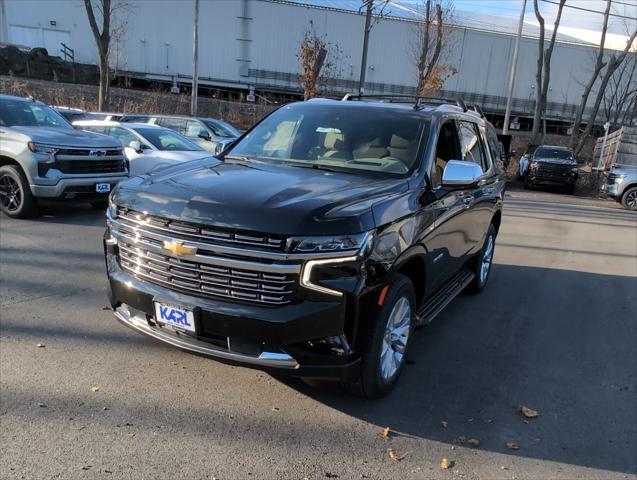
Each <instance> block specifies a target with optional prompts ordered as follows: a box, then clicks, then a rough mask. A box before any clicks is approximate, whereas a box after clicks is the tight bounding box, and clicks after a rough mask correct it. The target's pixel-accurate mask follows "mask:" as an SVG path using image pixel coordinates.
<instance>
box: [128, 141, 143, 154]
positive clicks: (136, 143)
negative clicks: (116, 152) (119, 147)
mask: <svg viewBox="0 0 637 480" xmlns="http://www.w3.org/2000/svg"><path fill="white" fill-rule="evenodd" d="M128 146H129V147H130V148H132V149H133V150H135V152H137V153H142V144H141V143H139V140H131V141H130V142H128Z"/></svg>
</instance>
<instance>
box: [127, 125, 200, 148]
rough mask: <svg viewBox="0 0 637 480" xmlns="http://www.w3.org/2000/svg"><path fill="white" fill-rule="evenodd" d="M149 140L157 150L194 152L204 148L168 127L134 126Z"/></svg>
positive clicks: (135, 129)
mask: <svg viewBox="0 0 637 480" xmlns="http://www.w3.org/2000/svg"><path fill="white" fill-rule="evenodd" d="M131 130H134V131H136V132H137V133H139V134H140V135H141V136H142V137H144V138H145V139H146V140H147V141H148V142H150V143H151V144H152V145H153V146H154V147H155V148H157V150H171V151H182V152H183V151H186V152H192V151H197V150H202V148H200V147H199V146H198V145H196V144H194V143H192V142H191V141H190V140H188V139H187V138H185V137H182V136H181V135H179V134H178V133H175V132H173V131H172V130H168V129H167V128H158V127H139V128H132V129H131Z"/></svg>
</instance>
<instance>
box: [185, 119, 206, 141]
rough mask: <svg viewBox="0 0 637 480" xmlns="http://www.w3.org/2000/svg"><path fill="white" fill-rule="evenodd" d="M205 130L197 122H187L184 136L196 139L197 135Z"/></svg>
mask: <svg viewBox="0 0 637 480" xmlns="http://www.w3.org/2000/svg"><path fill="white" fill-rule="evenodd" d="M202 130H204V131H205V130H206V128H205V127H204V126H203V125H202V124H201V123H200V122H199V121H197V120H188V126H187V127H186V136H187V137H189V138H198V137H199V133H200V132H201V131H202Z"/></svg>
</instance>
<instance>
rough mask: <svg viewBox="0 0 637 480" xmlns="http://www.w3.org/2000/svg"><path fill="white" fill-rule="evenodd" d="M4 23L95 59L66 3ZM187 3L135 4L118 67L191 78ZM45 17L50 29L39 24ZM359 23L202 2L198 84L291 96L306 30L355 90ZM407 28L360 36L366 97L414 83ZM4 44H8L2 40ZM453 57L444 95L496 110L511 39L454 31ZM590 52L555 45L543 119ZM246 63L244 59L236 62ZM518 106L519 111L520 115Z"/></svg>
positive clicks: (285, 8) (21, 11)
mask: <svg viewBox="0 0 637 480" xmlns="http://www.w3.org/2000/svg"><path fill="white" fill-rule="evenodd" d="M5 5H6V13H7V19H6V20H7V21H6V23H7V25H9V26H11V25H23V26H33V27H37V28H40V29H41V28H42V26H46V28H57V29H59V30H62V31H68V32H70V41H71V47H72V48H74V49H75V55H76V59H77V60H78V61H80V62H92V63H94V62H95V60H96V49H95V45H94V41H93V38H92V34H91V32H90V29H89V26H88V22H87V20H86V13H85V11H84V9H83V8H81V6H79V5H78V4H77V2H76V1H74V0H69V1H64V2H62V1H58V2H50V1H48V0H34V1H32V2H31V3H30V6H31V8H28V9H27V8H24V6H23V5H24V4H23V3H22V2H6V3H5ZM193 11H194V2H192V1H190V0H164V1H161V2H155V1H147V0H139V1H136V2H135V7H134V8H133V9H132V11H131V12H130V14H129V15H128V26H127V29H126V35H125V39H124V42H122V46H123V48H122V51H121V53H120V55H119V61H118V63H119V65H118V67H119V69H121V70H128V71H132V72H140V73H141V74H147V75H150V76H156V77H158V78H165V79H170V78H171V77H172V76H179V77H181V78H182V80H187V79H188V78H190V75H191V73H192V64H191V59H192V21H193ZM50 20H55V21H56V22H57V26H56V27H50V26H49V21H50ZM363 24H364V16H363V15H360V14H358V13H357V12H351V13H345V12H342V11H332V10H329V9H319V8H313V7H310V6H304V5H295V4H289V3H277V2H272V1H261V0H215V1H214V2H207V1H202V2H201V6H200V27H199V38H200V47H199V52H200V53H199V55H200V57H199V58H200V65H199V74H200V76H201V77H202V79H203V81H202V83H206V80H207V81H208V83H216V84H220V85H239V86H240V85H243V86H245V87H246V88H247V87H248V86H249V85H252V86H256V87H259V86H266V85H268V86H278V87H281V88H286V89H298V88H299V83H298V75H299V72H300V67H299V61H298V58H297V56H296V55H297V52H298V45H299V41H300V40H301V38H302V36H303V33H304V31H305V30H307V29H308V28H310V27H311V28H313V29H314V30H315V32H316V33H317V34H318V35H321V36H324V37H325V38H326V39H327V41H328V42H330V43H334V44H337V45H338V47H339V49H340V50H341V52H342V53H341V56H340V59H339V62H338V63H339V65H338V68H337V71H338V72H339V78H338V81H336V82H335V85H336V86H337V87H338V90H340V91H347V90H353V89H356V87H357V80H358V76H359V71H360V57H361V53H362V31H363ZM415 35H416V25H415V24H414V23H413V22H408V21H404V20H396V19H393V20H392V19H384V20H380V21H378V22H377V23H376V24H375V25H374V27H373V29H372V31H371V36H370V50H369V57H368V71H367V82H368V84H367V86H366V88H367V91H377V92H403V93H407V92H412V91H413V90H414V87H415V85H416V69H415V63H414V51H413V50H414V49H413V44H414V41H415ZM9 41H11V39H10V38H9ZM451 41H452V44H453V46H454V48H453V50H452V51H450V52H449V54H448V58H447V59H446V62H447V63H448V64H450V65H454V66H455V67H456V68H457V70H458V73H457V74H456V75H455V76H453V77H451V78H450V79H449V80H448V81H447V82H446V84H445V91H448V92H453V93H454V94H460V95H463V96H467V97H468V98H474V99H482V101H483V102H486V103H487V104H486V105H485V107H486V108H490V109H492V110H493V109H496V110H499V109H502V108H504V101H503V95H504V92H505V90H506V82H507V78H508V72H509V68H510V62H511V56H512V50H513V41H514V37H512V36H510V35H501V34H498V33H495V32H485V31H479V30H474V29H464V28H456V29H454V31H453V34H452V40H451ZM592 51H593V49H592V48H590V47H584V46H577V45H571V44H558V45H556V47H555V51H554V57H553V63H552V77H551V91H550V92H549V95H548V100H549V102H552V104H551V105H550V106H549V107H550V108H549V112H550V113H551V115H554V116H557V115H558V114H559V113H560V112H562V113H563V114H568V112H570V111H571V110H572V107H570V106H569V105H574V104H576V103H577V102H578V100H579V96H580V95H581V90H582V86H581V85H580V81H578V79H581V78H584V77H585V76H586V75H587V74H588V73H589V70H587V66H589V65H590V63H591V53H592ZM246 56H247V57H248V58H244V57H246ZM536 56H537V40H536V39H533V38H524V39H523V41H522V45H521V51H520V61H519V66H518V79H517V82H516V85H515V90H514V97H515V101H514V106H515V105H518V106H519V107H520V109H521V110H520V111H527V112H528V109H529V105H531V108H532V103H533V99H534V97H535V95H534V76H535V58H536ZM522 109H523V110H522Z"/></svg>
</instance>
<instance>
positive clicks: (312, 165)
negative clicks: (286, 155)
mask: <svg viewBox="0 0 637 480" xmlns="http://www.w3.org/2000/svg"><path fill="white" fill-rule="evenodd" d="M287 165H292V166H293V167H299V168H313V169H314V170H324V171H326V172H341V170H337V169H335V168H330V167H326V166H324V165H320V164H318V163H306V164H303V163H296V162H288V163H287Z"/></svg>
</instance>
